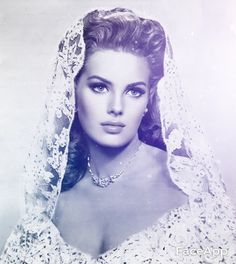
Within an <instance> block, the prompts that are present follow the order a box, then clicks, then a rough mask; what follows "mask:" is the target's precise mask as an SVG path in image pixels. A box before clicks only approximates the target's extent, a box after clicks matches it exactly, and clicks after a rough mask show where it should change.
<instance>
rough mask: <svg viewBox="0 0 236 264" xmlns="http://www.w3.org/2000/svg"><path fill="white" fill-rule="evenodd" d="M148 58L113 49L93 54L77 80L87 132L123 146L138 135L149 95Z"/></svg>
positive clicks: (81, 116) (108, 143)
mask: <svg viewBox="0 0 236 264" xmlns="http://www.w3.org/2000/svg"><path fill="white" fill-rule="evenodd" d="M149 74H150V73H149V68H148V63H147V61H146V59H145V58H143V57H139V56H135V55H133V54H131V53H127V52H123V51H114V50H99V51H96V52H94V53H93V54H92V55H90V56H89V57H88V59H87V63H86V66H85V69H84V71H83V73H82V74H81V76H80V79H79V81H78V82H77V84H76V105H77V110H78V116H79V120H80V123H81V126H82V128H83V130H84V131H85V133H86V134H87V136H88V137H89V138H90V139H92V140H93V141H95V142H96V143H97V144H99V145H102V146H106V147H122V146H125V145H126V144H128V143H130V142H131V141H132V139H134V138H135V136H137V131H138V128H139V125H140V123H141V120H142V117H143V114H144V111H145V108H146V106H147V103H148V98H149V88H148V79H149Z"/></svg>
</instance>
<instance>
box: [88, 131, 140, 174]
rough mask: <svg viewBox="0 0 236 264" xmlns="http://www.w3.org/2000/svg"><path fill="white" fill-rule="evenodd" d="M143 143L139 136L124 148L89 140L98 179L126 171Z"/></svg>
mask: <svg viewBox="0 0 236 264" xmlns="http://www.w3.org/2000/svg"><path fill="white" fill-rule="evenodd" d="M140 144H141V141H140V140H139V139H138V135H137V136H136V137H135V138H134V139H133V140H132V141H131V142H129V143H128V144H127V145H125V146H122V147H107V146H102V145H99V144H97V143H96V142H94V141H92V140H90V139H87V145H88V149H89V153H90V164H91V167H92V169H93V171H94V173H96V175H97V176H98V177H101V178H103V177H107V176H109V175H113V174H115V173H119V171H121V170H122V169H124V166H125V164H126V163H127V161H128V160H129V159H130V158H132V157H133V156H134V155H135V153H136V152H137V150H138V148H139V146H140Z"/></svg>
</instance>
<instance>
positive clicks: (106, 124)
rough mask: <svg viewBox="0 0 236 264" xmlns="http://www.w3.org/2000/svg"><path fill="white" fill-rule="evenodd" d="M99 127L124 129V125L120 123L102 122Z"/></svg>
mask: <svg viewBox="0 0 236 264" xmlns="http://www.w3.org/2000/svg"><path fill="white" fill-rule="evenodd" d="M101 125H102V126H114V127H125V124H123V123H121V122H115V121H107V122H102V123H101Z"/></svg>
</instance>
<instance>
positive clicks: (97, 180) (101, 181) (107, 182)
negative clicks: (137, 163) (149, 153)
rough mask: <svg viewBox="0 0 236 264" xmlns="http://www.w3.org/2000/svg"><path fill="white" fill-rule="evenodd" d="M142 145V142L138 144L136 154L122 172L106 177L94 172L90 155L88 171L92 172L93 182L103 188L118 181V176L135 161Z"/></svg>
mask: <svg viewBox="0 0 236 264" xmlns="http://www.w3.org/2000/svg"><path fill="white" fill-rule="evenodd" d="M141 145H142V144H140V145H139V146H138V148H137V150H136V151H135V152H134V154H133V155H132V156H131V157H130V158H129V159H128V161H127V162H126V164H125V166H124V167H123V169H122V170H121V171H120V172H118V173H115V174H111V175H109V176H106V177H104V178H101V177H99V176H97V175H96V174H95V173H94V172H93V170H92V168H91V158H90V156H89V155H88V159H87V160H88V171H89V173H90V175H91V178H92V181H93V183H94V184H95V185H97V186H99V187H102V188H104V187H107V186H109V185H110V184H111V183H114V182H115V181H116V179H118V178H119V177H120V176H121V175H122V174H123V173H124V172H125V171H126V170H127V168H128V167H129V166H130V165H131V163H132V162H133V160H134V159H135V158H136V156H137V153H138V151H139V149H140V146H141ZM120 164H122V163H120Z"/></svg>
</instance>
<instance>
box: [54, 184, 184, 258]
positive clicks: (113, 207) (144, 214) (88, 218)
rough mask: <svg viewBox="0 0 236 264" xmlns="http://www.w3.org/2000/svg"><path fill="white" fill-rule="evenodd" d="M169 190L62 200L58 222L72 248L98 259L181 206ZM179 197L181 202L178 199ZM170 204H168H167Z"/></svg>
mask: <svg viewBox="0 0 236 264" xmlns="http://www.w3.org/2000/svg"><path fill="white" fill-rule="evenodd" d="M177 196H178V195H177V193H175V192H173V193H172V197H173V198H174V199H168V197H169V198H170V197H171V195H170V190H169V189H168V188H164V187H163V188H159V192H157V190H156V189H155V190H152V189H147V190H146V191H145V190H143V191H142V193H140V192H139V191H137V190H131V189H130V188H129V190H128V189H127V190H125V189H122V191H121V190H120V191H116V192H115V191H114V190H111V192H107V193H102V194H99V193H96V195H84V194H83V193H81V195H79V196H77V199H75V197H74V196H71V197H70V196H69V197H67V198H66V199H65V198H63V197H61V198H60V199H59V202H58V207H57V210H56V214H55V217H54V223H55V224H56V226H57V228H58V229H59V231H60V233H61V236H62V237H63V239H64V240H65V241H66V242H67V243H69V244H70V245H72V246H74V247H76V248H78V249H79V250H81V251H83V252H87V253H89V254H90V255H92V256H94V257H96V256H98V255H99V254H101V253H104V252H106V251H108V250H109V249H112V248H115V247H117V246H118V245H119V244H121V243H122V242H123V241H124V240H125V239H127V238H128V237H129V236H131V235H132V234H135V233H137V232H140V231H142V230H144V229H145V228H146V227H148V226H151V225H152V224H154V223H155V222H156V221H157V219H158V218H160V217H161V216H162V215H163V214H164V213H165V212H167V211H169V210H171V209H173V208H175V207H177V206H179V205H180V203H181V201H180V199H179V198H180V197H177ZM177 198H178V199H177ZM167 201H168V202H167Z"/></svg>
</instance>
